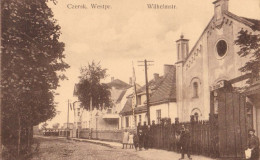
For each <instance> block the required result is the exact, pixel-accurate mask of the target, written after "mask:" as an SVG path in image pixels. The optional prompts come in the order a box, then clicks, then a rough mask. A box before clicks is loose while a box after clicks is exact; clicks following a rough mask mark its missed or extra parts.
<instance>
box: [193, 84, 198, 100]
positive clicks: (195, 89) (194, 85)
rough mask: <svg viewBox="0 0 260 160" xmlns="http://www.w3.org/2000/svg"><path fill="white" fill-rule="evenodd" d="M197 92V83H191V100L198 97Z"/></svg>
mask: <svg viewBox="0 0 260 160" xmlns="http://www.w3.org/2000/svg"><path fill="white" fill-rule="evenodd" d="M198 91H199V85H198V82H193V98H197V97H199V94H198Z"/></svg>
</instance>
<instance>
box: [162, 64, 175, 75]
mask: <svg viewBox="0 0 260 160" xmlns="http://www.w3.org/2000/svg"><path fill="white" fill-rule="evenodd" d="M173 69H174V65H170V64H165V65H164V76H165V75H167V74H168V73H169V72H170V71H171V70H173Z"/></svg>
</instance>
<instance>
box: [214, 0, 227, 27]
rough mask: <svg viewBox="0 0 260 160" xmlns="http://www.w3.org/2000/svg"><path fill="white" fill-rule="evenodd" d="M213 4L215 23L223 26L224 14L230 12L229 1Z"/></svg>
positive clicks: (222, 0)
mask: <svg viewBox="0 0 260 160" xmlns="http://www.w3.org/2000/svg"><path fill="white" fill-rule="evenodd" d="M213 4H214V18H215V21H216V23H217V24H221V22H222V19H223V15H224V13H225V12H226V11H228V0H216V1H215V2H213Z"/></svg>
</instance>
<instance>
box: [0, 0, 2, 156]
mask: <svg viewBox="0 0 260 160" xmlns="http://www.w3.org/2000/svg"><path fill="white" fill-rule="evenodd" d="M1 4H2V3H1V2H0V8H2V6H1ZM1 26H2V12H0V38H1V39H0V85H1V82H2V68H1V66H2V63H1V62H2V28H1ZM0 159H2V87H0Z"/></svg>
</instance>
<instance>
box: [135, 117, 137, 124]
mask: <svg viewBox="0 0 260 160" xmlns="http://www.w3.org/2000/svg"><path fill="white" fill-rule="evenodd" d="M135 126H137V117H136V116H135Z"/></svg>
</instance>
